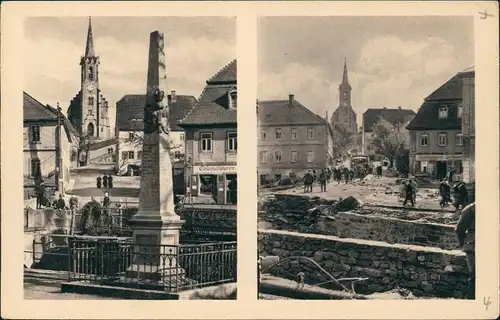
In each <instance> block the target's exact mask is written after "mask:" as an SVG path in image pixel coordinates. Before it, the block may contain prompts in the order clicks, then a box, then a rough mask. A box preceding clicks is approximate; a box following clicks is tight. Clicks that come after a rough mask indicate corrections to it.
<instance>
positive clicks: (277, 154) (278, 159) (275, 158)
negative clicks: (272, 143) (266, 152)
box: [274, 150, 283, 162]
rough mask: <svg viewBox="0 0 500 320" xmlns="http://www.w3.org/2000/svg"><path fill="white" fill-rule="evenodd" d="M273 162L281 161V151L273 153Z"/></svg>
mask: <svg viewBox="0 0 500 320" xmlns="http://www.w3.org/2000/svg"><path fill="white" fill-rule="evenodd" d="M274 161H275V162H281V161H283V158H282V157H281V151H279V150H277V151H274Z"/></svg>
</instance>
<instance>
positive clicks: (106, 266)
mask: <svg viewBox="0 0 500 320" xmlns="http://www.w3.org/2000/svg"><path fill="white" fill-rule="evenodd" d="M69 281H83V282H91V283H97V284H101V285H115V286H116V285H117V286H125V287H131V288H140V289H150V290H161V291H166V292H172V293H173V292H179V291H183V290H189V289H194V288H201V287H206V286H210V285H216V284H221V283H227V282H235V281H236V242H219V243H204V244H180V245H149V244H134V243H133V242H132V239H131V238H110V237H86V238H81V237H80V238H76V237H74V238H70V241H69Z"/></svg>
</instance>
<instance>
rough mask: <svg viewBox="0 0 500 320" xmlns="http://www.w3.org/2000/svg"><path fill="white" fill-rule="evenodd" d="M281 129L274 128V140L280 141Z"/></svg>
mask: <svg viewBox="0 0 500 320" xmlns="http://www.w3.org/2000/svg"><path fill="white" fill-rule="evenodd" d="M281 132H282V131H281V128H276V140H281Z"/></svg>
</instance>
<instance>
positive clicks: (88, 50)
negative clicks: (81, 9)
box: [85, 17, 95, 57]
mask: <svg viewBox="0 0 500 320" xmlns="http://www.w3.org/2000/svg"><path fill="white" fill-rule="evenodd" d="M85 56H86V57H95V49H94V37H93V36H92V20H91V18H90V17H89V29H88V31H87V45H86V46H85Z"/></svg>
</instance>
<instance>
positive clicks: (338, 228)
mask: <svg viewBox="0 0 500 320" xmlns="http://www.w3.org/2000/svg"><path fill="white" fill-rule="evenodd" d="M257 27H258V49H257V52H258V53H257V56H258V58H257V61H258V62H257V63H258V99H257V125H258V128H257V131H258V169H257V171H258V173H257V174H258V179H257V180H258V201H259V202H258V210H259V212H258V251H259V253H258V264H259V265H258V267H259V278H258V287H259V299H266V300H279V299H325V300H344V299H396V300H401V299H406V300H408V299H472V300H473V299H475V293H474V290H475V169H474V168H475V117H474V114H475V111H474V108H475V102H474V101H475V98H474V96H475V95H474V92H475V69H474V20H473V18H472V17H470V16H428V17H425V16H417V17H408V16H391V17H382V16H378V17H369V16H368V17H354V16H350V17H260V18H259V20H258V25H257Z"/></svg>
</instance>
